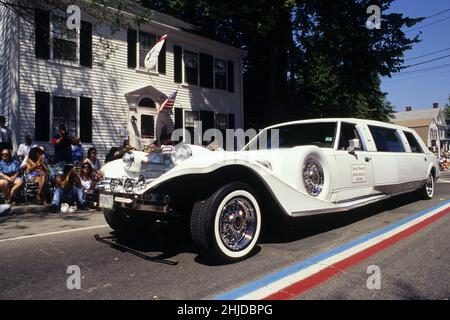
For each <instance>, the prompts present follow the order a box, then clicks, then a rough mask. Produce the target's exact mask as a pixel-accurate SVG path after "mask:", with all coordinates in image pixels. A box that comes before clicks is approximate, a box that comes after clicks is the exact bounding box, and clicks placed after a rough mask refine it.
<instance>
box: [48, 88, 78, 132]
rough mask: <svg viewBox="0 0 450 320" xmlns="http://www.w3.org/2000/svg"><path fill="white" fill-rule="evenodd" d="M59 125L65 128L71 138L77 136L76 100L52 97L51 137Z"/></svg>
mask: <svg viewBox="0 0 450 320" xmlns="http://www.w3.org/2000/svg"><path fill="white" fill-rule="evenodd" d="M61 124H64V125H65V126H66V128H67V131H68V132H69V134H70V135H71V136H74V137H75V136H78V134H77V131H78V130H77V128H78V126H77V99H76V98H65V97H53V135H55V134H56V133H57V132H58V127H59V125H61Z"/></svg>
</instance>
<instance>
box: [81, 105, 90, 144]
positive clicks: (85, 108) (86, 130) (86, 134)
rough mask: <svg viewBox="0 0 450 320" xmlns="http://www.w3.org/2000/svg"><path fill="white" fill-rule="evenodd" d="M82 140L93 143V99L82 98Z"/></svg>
mask: <svg viewBox="0 0 450 320" xmlns="http://www.w3.org/2000/svg"><path fill="white" fill-rule="evenodd" d="M80 140H81V142H87V143H91V142H92V99H91V98H85V97H81V98H80Z"/></svg>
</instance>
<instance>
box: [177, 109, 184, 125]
mask: <svg viewBox="0 0 450 320" xmlns="http://www.w3.org/2000/svg"><path fill="white" fill-rule="evenodd" d="M182 128H183V109H182V108H175V129H182Z"/></svg>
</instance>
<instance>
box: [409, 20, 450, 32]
mask: <svg viewBox="0 0 450 320" xmlns="http://www.w3.org/2000/svg"><path fill="white" fill-rule="evenodd" d="M449 19H450V17H447V18H444V19H441V20H437V21H434V22H431V23H428V24H424V25H423V26H418V27H414V28H411V29H408V30H406V32H410V31H414V30H420V29H423V28H425V27H429V26H432V25H434V24H436V23H441V22H444V21H446V20H449Z"/></svg>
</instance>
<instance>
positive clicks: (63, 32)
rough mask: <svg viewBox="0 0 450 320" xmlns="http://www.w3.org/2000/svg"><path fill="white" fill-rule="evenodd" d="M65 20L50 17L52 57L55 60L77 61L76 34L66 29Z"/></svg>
mask: <svg viewBox="0 0 450 320" xmlns="http://www.w3.org/2000/svg"><path fill="white" fill-rule="evenodd" d="M66 22H67V19H66V18H64V17H60V16H57V15H53V16H52V31H53V32H52V33H51V35H52V54H53V55H52V57H53V59H55V60H64V61H71V62H77V61H78V52H79V50H78V48H79V43H78V32H77V30H76V29H74V30H69V29H68V28H67V24H66Z"/></svg>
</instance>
